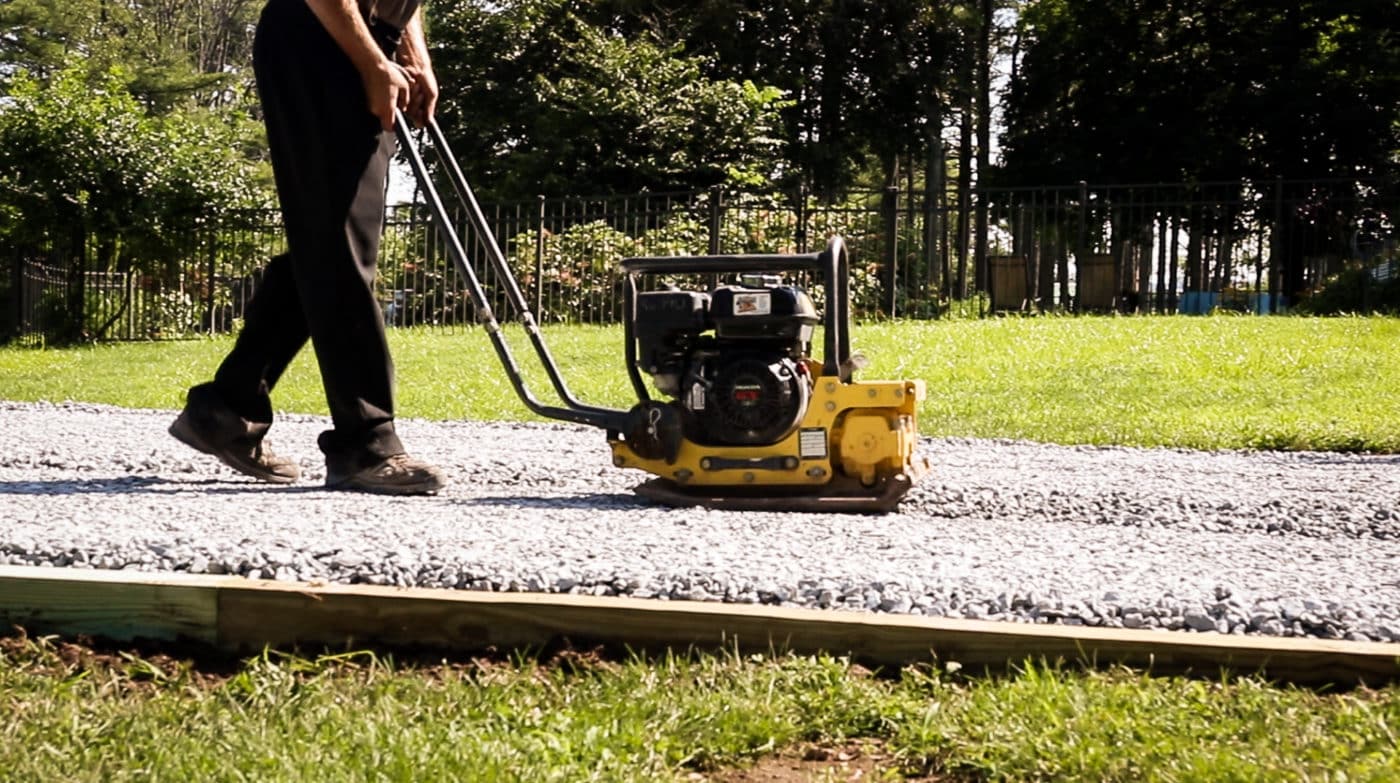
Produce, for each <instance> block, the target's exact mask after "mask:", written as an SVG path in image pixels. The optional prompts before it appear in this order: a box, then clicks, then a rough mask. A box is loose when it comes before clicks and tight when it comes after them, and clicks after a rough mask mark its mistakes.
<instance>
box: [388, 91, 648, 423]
mask: <svg viewBox="0 0 1400 783" xmlns="http://www.w3.org/2000/svg"><path fill="white" fill-rule="evenodd" d="M394 130H395V131H396V132H397V133H398V137H399V144H400V146H401V147H402V148H403V151H404V153H405V155H407V157H408V163H409V167H410V168H412V169H413V175H414V177H416V178H417V179H418V184H419V185H420V186H421V187H422V189H423V193H424V195H425V196H426V197H427V199H428V206H429V208H430V209H431V210H432V213H433V218H434V221H435V222H436V223H437V226H438V231H439V232H440V233H441V234H442V238H443V240H444V241H445V242H446V243H447V252H448V254H449V255H450V256H451V257H452V262H453V263H454V264H455V265H456V267H457V271H458V273H459V274H461V275H462V278H463V279H464V280H465V281H466V283H467V290H468V291H469V292H470V293H471V297H472V303H473V304H475V305H476V310H477V321H478V322H480V323H481V325H482V326H483V327H484V328H485V329H486V333H487V334H488V335H490V337H491V344H492V346H493V347H494V348H495V349H496V355H497V356H498V357H499V358H500V360H501V364H502V365H504V366H505V370H506V375H508V376H509V377H510V382H511V385H512V386H513V387H514V388H515V393H516V394H517V395H518V396H519V397H520V399H521V400H522V401H523V402H524V403H525V406H526V407H527V408H529V409H530V410H531V411H533V412H535V413H537V414H539V415H541V416H545V417H547V418H551V419H560V420H562V421H569V422H573V423H575V424H588V425H592V426H594V427H602V428H604V429H606V430H608V431H610V432H620V431H622V430H624V429H626V427H627V413H626V412H625V411H620V410H615V409H612V408H600V407H597V406H593V405H585V404H583V403H581V402H579V401H578V400H577V399H575V398H574V396H573V394H572V393H570V391H569V387H568V385H567V384H565V383H564V378H563V376H562V375H561V374H560V372H559V365H558V364H556V363H555V361H554V357H553V356H551V355H550V353H549V349H548V348H547V347H546V346H545V344H544V337H543V336H542V335H541V334H540V329H539V325H538V324H537V323H535V317H534V315H533V314H532V313H531V312H530V306H529V304H528V303H527V302H526V300H525V295H524V294H523V293H521V291H520V285H519V284H518V283H517V282H516V280H515V275H514V274H512V273H511V271H510V266H509V264H507V263H506V257H505V254H504V253H502V252H501V247H500V245H499V244H498V243H497V242H496V236H495V234H493V233H492V232H491V227H490V226H489V225H487V223H486V215H485V214H484V213H483V212H482V211H481V205H480V204H479V203H478V202H477V200H476V196H475V195H474V194H473V193H472V189H471V186H470V185H469V184H467V179H466V177H465V176H464V175H463V174H462V169H461V167H460V166H458V165H457V160H456V158H455V157H453V155H452V150H451V149H450V148H449V147H448V144H447V138H446V137H445V136H443V133H442V129H441V128H439V127H438V124H437V121H436V120H432V119H430V120H428V136H429V137H430V138H431V139H432V143H433V149H434V151H435V152H436V153H437V156H438V160H439V161H440V162H441V164H442V168H443V170H444V171H446V172H447V174H448V179H449V180H450V181H451V182H452V189H453V190H454V191H455V192H456V195H457V200H458V202H459V203H460V205H461V206H462V207H463V208H464V209H465V210H466V212H467V218H468V220H469V221H470V223H471V226H472V228H473V229H475V230H476V232H477V236H478V238H479V241H480V243H481V245H482V246H483V247H484V248H485V249H486V256H487V261H488V262H490V264H491V266H492V268H493V269H495V271H496V274H497V275H498V276H499V277H500V279H501V282H502V283H504V285H505V293H506V298H507V299H509V300H510V303H511V305H512V306H513V307H514V308H515V309H516V311H517V312H518V313H519V315H520V322H521V324H522V325H523V326H524V327H525V331H526V332H527V333H528V334H529V336H530V343H531V345H532V346H533V347H534V349H535V354H536V355H537V356H538V357H539V360H540V363H541V364H542V365H544V368H545V371H546V372H547V373H548V374H549V380H550V383H551V384H553V386H554V391H555V393H556V394H557V395H558V396H559V399H560V400H561V401H562V402H563V403H564V407H558V406H554V405H546V404H544V403H542V402H540V401H539V400H537V399H536V398H535V397H534V395H533V394H531V393H530V390H529V388H527V387H526V385H525V379H524V377H523V376H522V375H521V373H520V365H518V364H517V363H516V361H515V357H513V356H512V355H511V352H510V346H509V345H507V344H506V341H505V335H504V334H503V333H502V332H501V325H500V323H499V322H498V321H497V320H496V315H495V313H493V312H492V310H491V303H490V302H489V301H487V299H486V292H485V291H484V290H483V289H482V287H481V281H480V279H479V278H478V277H477V275H476V272H475V270H473V269H472V266H471V264H470V263H469V261H468V259H467V251H466V249H465V248H464V247H463V245H462V240H461V237H460V236H459V235H458V234H457V229H456V228H455V227H454V226H453V223H452V220H451V219H450V217H449V215H448V212H447V208H446V207H445V206H444V205H443V202H442V197H441V196H439V195H438V192H437V188H436V187H435V186H434V185H433V181H432V178H431V177H430V176H428V169H427V166H426V165H424V163H423V156H422V155H421V154H420V153H419V150H418V145H417V144H416V143H415V140H414V138H413V136H412V135H411V134H410V131H409V125H408V122H407V121H406V120H405V119H404V116H403V113H402V112H400V111H398V110H397V109H396V110H395V111H394Z"/></svg>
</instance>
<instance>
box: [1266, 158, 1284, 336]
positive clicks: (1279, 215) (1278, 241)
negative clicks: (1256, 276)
mask: <svg viewBox="0 0 1400 783" xmlns="http://www.w3.org/2000/svg"><path fill="white" fill-rule="evenodd" d="M1273 234H1274V235H1273V239H1272V241H1271V242H1270V243H1269V314H1270V315H1275V314H1277V313H1278V302H1279V299H1281V298H1282V297H1283V292H1282V289H1283V265H1282V264H1281V263H1280V262H1281V261H1282V258H1283V177H1276V178H1274V231H1273Z"/></svg>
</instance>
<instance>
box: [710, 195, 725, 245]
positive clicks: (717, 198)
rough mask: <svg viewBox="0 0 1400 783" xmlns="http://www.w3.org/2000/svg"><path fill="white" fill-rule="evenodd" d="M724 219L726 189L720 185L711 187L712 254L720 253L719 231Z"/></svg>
mask: <svg viewBox="0 0 1400 783" xmlns="http://www.w3.org/2000/svg"><path fill="white" fill-rule="evenodd" d="M723 221H724V189H723V188H722V187H720V186H719V185H713V186H711V187H710V255H712V256H717V255H719V250H720V242H719V232H720V228H721V227H722V226H723Z"/></svg>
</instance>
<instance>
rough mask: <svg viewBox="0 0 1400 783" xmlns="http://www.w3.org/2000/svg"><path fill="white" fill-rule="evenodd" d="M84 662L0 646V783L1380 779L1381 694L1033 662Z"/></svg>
mask: <svg viewBox="0 0 1400 783" xmlns="http://www.w3.org/2000/svg"><path fill="white" fill-rule="evenodd" d="M61 652H64V653H66V654H61ZM85 654H87V653H81V652H80V653H78V654H76V655H75V654H74V650H73V649H72V648H68V649H67V650H66V651H61V650H60V648H59V647H58V646H56V645H55V644H54V643H53V642H49V641H46V640H37V641H34V640H31V641H22V642H16V641H14V640H11V641H10V642H9V643H7V644H6V645H5V646H3V647H0V712H3V714H5V715H7V716H9V718H10V719H9V720H7V721H4V722H0V769H4V770H5V771H6V775H7V776H8V777H10V778H13V779H16V780H73V781H108V780H126V779H141V780H248V779H257V780H287V781H301V780H305V781H321V780H403V781H415V780H458V779H468V780H480V781H496V780H502V781H505V780H512V781H518V780H529V781H553V780H557V781H575V780H613V781H654V780H686V779H688V778H690V777H691V773H692V772H693V771H696V770H701V771H710V770H714V769H716V768H720V767H725V766H732V765H744V764H746V763H749V762H750V761H751V760H753V759H755V758H757V757H759V756H762V755H765V754H768V753H772V752H774V751H776V750H778V749H781V748H784V747H789V746H792V745H794V744H796V743H798V742H804V741H805V742H842V741H844V740H847V739H850V738H879V739H883V740H885V741H886V742H887V748H888V749H889V750H890V751H891V754H892V757H893V758H894V759H896V760H897V762H898V763H899V765H900V766H899V770H898V771H900V772H903V773H912V774H924V773H929V772H950V773H952V774H953V775H955V776H956V779H978V780H1027V779H1043V780H1105V781H1140V780H1244V779H1248V780H1300V779H1338V780H1340V779H1346V780H1376V781H1380V780H1393V779H1395V775H1396V774H1397V773H1400V753H1398V752H1397V746H1396V742H1395V734H1394V729H1393V727H1394V726H1396V725H1400V691H1398V690H1397V689H1395V688H1390V689H1387V690H1383V691H1378V692H1372V691H1358V692H1353V693H1340V694H1323V693H1316V692H1312V691H1306V690H1298V689H1293V688H1278V687H1273V686H1270V685H1267V684H1265V683H1263V682H1262V681H1260V680H1257V679H1254V678H1241V679H1220V680H1215V681H1207V680H1186V679H1181V678H1154V677H1149V676H1146V675H1142V674H1134V673H1131V672H1127V671H1123V670H1111V671H1107V672H1100V673H1084V672H1081V671H1078V670H1075V669H1069V668H1062V667H1058V666H1045V665H1039V664H1037V665H1026V666H1024V667H1021V669H1020V670H1019V671H1018V672H1016V673H1014V674H1012V675H1011V676H1008V677H998V678H985V679H982V678H976V679H967V678H962V677H956V676H949V675H947V674H943V673H941V672H939V671H938V670H936V669H933V668H930V667H913V668H910V669H907V670H905V671H904V672H903V673H902V674H900V673H897V672H896V673H892V675H893V676H889V677H872V676H871V675H870V673H869V672H866V671H864V670H862V669H860V668H859V667H852V666H850V664H849V663H848V662H846V661H845V660H843V659H838V658H832V657H826V656H821V657H798V656H776V657H772V656H742V657H741V656H738V655H732V654H731V655H693V656H676V655H670V656H665V657H661V658H654V659H642V658H632V659H629V660H625V661H620V662H614V661H609V660H604V659H597V658H594V657H592V656H580V657H567V658H565V659H563V660H562V661H560V662H556V663H554V664H552V665H545V664H541V663H539V662H536V661H534V660H533V659H528V658H518V659H515V660H513V661H511V662H508V663H506V662H499V661H497V662H484V663H479V664H476V665H455V666H432V667H428V668H424V667H423V666H422V665H421V664H419V665H417V666H406V665H401V664H395V663H394V662H393V660H392V659H383V658H378V657H376V656H374V655H373V654H371V653H343V654H339V655H334V656H329V657H325V658H318V659H304V658H298V657H294V656H287V655H281V654H272V653H268V654H264V655H261V656H258V657H256V658H253V659H251V660H249V661H246V662H244V663H243V664H242V665H241V666H238V667H237V668H236V670H234V671H232V672H231V673H229V674H228V675H226V676H223V677H222V678H213V679H210V678H204V679H197V678H196V676H195V672H194V671H193V670H192V669H191V668H190V667H189V666H188V664H181V663H179V662H173V661H168V660H166V661H154V662H153V661H147V660H144V659H141V658H139V657H136V656H132V655H124V656H123V657H121V658H120V659H119V660H116V661H113V660H112V659H111V658H110V657H109V658H108V659H107V660H106V661H93V660H85V659H84V658H83V655H85ZM1343 776H1345V777H1344V778H1343Z"/></svg>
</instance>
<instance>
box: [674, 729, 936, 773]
mask: <svg viewBox="0 0 1400 783" xmlns="http://www.w3.org/2000/svg"><path fill="white" fill-rule="evenodd" d="M690 779H691V780H693V781H696V783H812V782H813V781H821V783H854V781H860V783H866V781H916V782H919V783H936V782H937V781H951V780H953V778H947V777H905V775H904V773H903V772H901V770H900V767H899V764H898V762H897V761H896V760H895V758H894V757H893V755H892V754H890V753H889V751H888V750H887V749H886V748H885V745H884V743H883V742H882V741H881V740H878V739H859V740H851V741H850V742H846V743H844V744H841V745H820V744H803V745H799V746H797V747H793V748H788V749H786V750H783V751H781V752H779V753H775V754H772V755H769V756H764V757H763V758H761V759H759V760H758V761H756V762H754V764H753V765H752V766H748V767H743V768H735V769H723V770H716V771H713V772H695V773H691V775H690Z"/></svg>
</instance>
